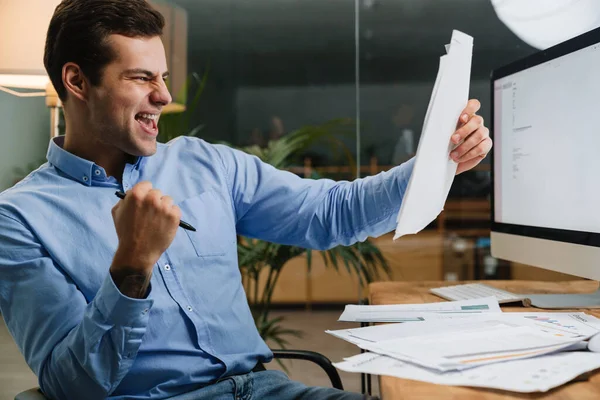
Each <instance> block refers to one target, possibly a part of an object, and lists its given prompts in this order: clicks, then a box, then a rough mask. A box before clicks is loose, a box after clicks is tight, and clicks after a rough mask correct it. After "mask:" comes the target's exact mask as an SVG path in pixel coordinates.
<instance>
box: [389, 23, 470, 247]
mask: <svg viewBox="0 0 600 400" xmlns="http://www.w3.org/2000/svg"><path fill="white" fill-rule="evenodd" d="M446 51H447V52H448V54H446V55H445V56H442V57H441V58H440V66H439V70H438V74H437V78H436V80H435V86H434V88H433V92H432V94H431V99H430V101H429V107H428V108H427V114H426V115H425V121H424V123H423V131H422V133H421V138H420V139H419V146H418V148H417V154H416V159H415V164H414V169H413V172H412V175H411V177H410V181H409V183H408V187H407V190H406V193H405V194H404V198H403V199H402V205H401V206H400V212H399V213H398V219H397V220H398V225H397V227H396V234H395V235H394V239H397V238H399V237H400V236H403V235H406V234H411V233H417V232H419V231H421V230H422V229H423V228H425V227H426V226H427V225H428V224H429V223H431V221H433V220H434V219H435V218H436V217H437V216H438V215H439V214H440V212H441V211H442V210H443V208H444V204H445V203H446V198H447V197H448V192H449V191H450V186H452V182H453V181H454V175H455V174H456V168H457V164H456V163H455V162H454V161H453V160H452V159H450V151H451V150H452V147H453V146H452V145H451V142H450V137H451V136H452V134H453V133H454V131H455V130H456V125H457V123H458V120H459V117H460V113H461V111H462V110H463V109H464V108H465V106H466V105H467V100H468V95H469V80H470V77H471V56H472V53H473V38H472V37H471V36H469V35H466V34H464V33H462V32H459V31H453V32H452V40H451V42H450V45H447V46H446Z"/></svg>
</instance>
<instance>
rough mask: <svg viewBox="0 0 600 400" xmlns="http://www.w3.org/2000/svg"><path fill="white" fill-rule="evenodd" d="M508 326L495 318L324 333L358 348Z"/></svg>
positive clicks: (453, 320)
mask: <svg viewBox="0 0 600 400" xmlns="http://www.w3.org/2000/svg"><path fill="white" fill-rule="evenodd" d="M510 326H514V325H508V324H506V323H504V322H502V321H498V320H496V319H495V318H491V319H490V320H479V318H477V319H476V320H471V319H467V318H460V319H452V320H445V321H426V322H419V323H398V324H386V325H375V326H367V327H364V328H352V329H339V330H335V331H329V330H328V331H325V332H326V333H329V334H331V335H333V336H336V337H338V338H340V339H343V340H347V341H348V342H350V343H354V344H356V345H357V346H359V347H360V346H361V345H362V344H366V343H376V342H380V341H384V340H393V339H400V338H408V337H413V336H426V335H439V334H440V332H443V333H451V332H469V331H474V330H477V331H483V330H488V329H499V328H508V327H510ZM363 342H364V343H363Z"/></svg>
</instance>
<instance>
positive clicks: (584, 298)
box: [522, 289, 600, 309]
mask: <svg viewBox="0 0 600 400" xmlns="http://www.w3.org/2000/svg"><path fill="white" fill-rule="evenodd" d="M522 296H523V297H527V299H529V301H527V304H528V305H531V306H533V307H537V308H550V309H562V308H600V289H596V291H595V292H592V293H577V294H567V293H565V294H524V295H522Z"/></svg>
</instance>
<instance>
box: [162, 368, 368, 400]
mask: <svg viewBox="0 0 600 400" xmlns="http://www.w3.org/2000/svg"><path fill="white" fill-rule="evenodd" d="M171 399H172V400H296V399H301V400H369V399H371V400H376V399H377V397H370V396H365V395H362V394H359V393H350V392H345V391H342V390H338V389H334V388H326V387H308V386H306V385H304V384H303V383H300V382H295V381H292V380H290V379H289V378H288V377H287V375H286V374H284V373H283V372H281V371H260V372H250V373H248V374H245V375H236V376H230V377H227V378H223V379H221V380H220V381H218V382H217V383H214V384H212V385H209V386H206V387H203V388H202V389H198V390H194V391H193V392H190V393H185V394H183V395H180V396H176V397H172V398H171Z"/></svg>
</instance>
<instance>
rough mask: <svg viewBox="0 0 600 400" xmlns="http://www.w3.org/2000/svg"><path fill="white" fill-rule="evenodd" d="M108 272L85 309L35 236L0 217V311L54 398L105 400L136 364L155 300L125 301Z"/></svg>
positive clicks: (30, 365) (43, 387) (71, 283)
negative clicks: (134, 362) (135, 360)
mask: <svg viewBox="0 0 600 400" xmlns="http://www.w3.org/2000/svg"><path fill="white" fill-rule="evenodd" d="M106 270H107V277H106V279H105V280H104V282H103V284H102V286H101V288H100V290H99V291H98V293H97V294H96V296H95V298H94V299H93V300H92V301H91V302H90V303H89V304H88V303H87V301H86V299H85V298H84V296H83V294H82V293H81V292H80V291H79V290H78V289H77V287H76V285H75V284H74V283H73V281H72V280H71V279H70V278H69V277H68V276H67V275H66V274H65V273H64V272H63V271H62V270H61V268H60V267H59V266H58V265H57V264H56V263H55V262H54V261H53V260H52V259H51V258H50V257H49V254H48V253H47V251H46V250H45V249H44V247H43V246H42V245H41V244H40V243H39V242H38V240H37V239H36V237H35V235H34V234H33V233H32V232H31V231H30V230H29V229H27V228H26V227H25V226H24V225H23V224H22V223H21V222H20V221H19V220H17V219H16V218H13V217H10V216H7V215H4V214H2V213H0V311H1V312H2V316H3V317H4V320H5V322H6V324H7V326H8V329H9V331H10V333H11V334H12V336H13V338H14V339H15V341H16V343H17V346H18V347H19V349H20V351H21V353H22V354H23V355H24V357H25V360H26V361H27V363H28V364H29V367H30V368H31V369H32V370H33V372H34V373H35V374H36V375H37V376H38V379H39V384H40V387H41V388H42V391H43V392H44V393H46V394H47V395H48V396H49V397H51V398H54V399H81V398H86V399H104V398H106V397H107V395H109V394H110V393H111V392H112V391H114V389H115V388H116V387H117V385H118V384H119V382H120V381H121V379H123V377H124V376H125V375H126V374H127V372H128V371H129V369H130V368H131V366H132V364H133V361H134V359H135V356H136V354H137V351H138V349H139V347H140V345H141V343H142V338H143V336H144V333H145V331H146V325H147V323H148V314H149V309H150V308H151V307H152V304H153V300H152V299H151V298H147V299H141V300H140V299H131V298H128V297H126V296H123V295H122V294H121V292H119V290H118V289H117V288H116V286H115V285H114V283H113V281H112V278H111V277H110V274H108V267H107V268H106ZM149 297H150V296H149Z"/></svg>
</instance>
